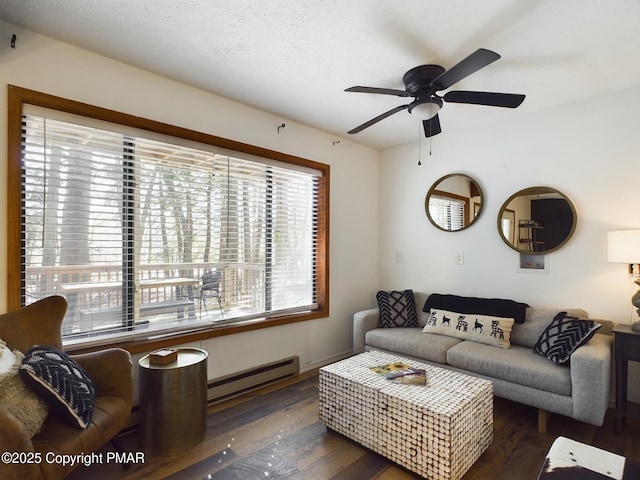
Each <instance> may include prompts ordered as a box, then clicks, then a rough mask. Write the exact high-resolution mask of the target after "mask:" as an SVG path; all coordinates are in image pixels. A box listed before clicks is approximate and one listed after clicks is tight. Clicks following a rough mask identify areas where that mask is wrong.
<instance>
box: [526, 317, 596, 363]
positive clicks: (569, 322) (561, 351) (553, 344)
mask: <svg viewBox="0 0 640 480" xmlns="http://www.w3.org/2000/svg"><path fill="white" fill-rule="evenodd" d="M601 326H602V325H600V324H599V323H597V322H594V321H593V320H580V319H578V318H574V317H567V312H560V313H558V314H557V315H556V316H555V318H554V319H553V320H552V321H551V323H550V324H549V326H548V327H547V328H545V330H544V332H542V334H541V335H540V338H538V341H537V342H536V344H535V346H534V347H533V351H534V352H536V353H537V354H539V355H542V356H545V357H547V358H548V359H549V360H551V361H552V362H554V363H557V364H558V365H562V364H564V363H566V362H568V361H569V359H570V358H571V354H572V353H573V352H575V351H576V350H577V348H578V347H580V346H581V345H584V344H585V343H587V342H588V341H589V340H591V337H593V335H594V334H595V333H596V331H597V330H598V329H599V328H600V327H601Z"/></svg>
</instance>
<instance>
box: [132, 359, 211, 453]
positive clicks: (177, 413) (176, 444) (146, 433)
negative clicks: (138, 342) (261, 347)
mask: <svg viewBox="0 0 640 480" xmlns="http://www.w3.org/2000/svg"><path fill="white" fill-rule="evenodd" d="M177 350H178V357H177V359H176V360H175V361H173V362H171V363H168V364H166V365H156V364H153V363H150V362H149V355H145V356H144V357H142V358H141V359H140V360H139V361H138V365H139V367H140V368H139V374H140V376H139V387H140V393H139V396H140V431H141V436H140V438H141V443H142V448H143V450H144V451H145V452H146V453H148V454H150V455H157V456H163V457H164V456H170V455H175V454H177V453H181V452H184V451H187V450H189V449H191V448H192V447H194V446H195V445H197V444H198V443H200V442H201V441H202V440H203V439H204V437H205V433H206V430H207V356H208V354H207V352H205V351H204V350H200V349H199V348H178V349H177Z"/></svg>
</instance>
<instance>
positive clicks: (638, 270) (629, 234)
mask: <svg viewBox="0 0 640 480" xmlns="http://www.w3.org/2000/svg"><path fill="white" fill-rule="evenodd" d="M607 251H608V259H609V262H612V263H626V264H627V265H629V272H630V273H631V274H632V275H633V277H635V278H636V280H635V283H636V285H638V286H640V229H633V230H614V231H611V232H607ZM631 303H632V304H633V305H634V306H635V307H636V308H637V310H636V312H637V314H638V316H640V290H638V291H637V292H636V293H635V294H634V295H633V297H631ZM631 329H632V330H633V331H635V332H640V320H636V321H635V322H633V324H632V325H631Z"/></svg>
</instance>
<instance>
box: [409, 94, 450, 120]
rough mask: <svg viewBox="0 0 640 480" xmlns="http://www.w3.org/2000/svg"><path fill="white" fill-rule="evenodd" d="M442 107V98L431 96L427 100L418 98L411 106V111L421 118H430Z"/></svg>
mask: <svg viewBox="0 0 640 480" xmlns="http://www.w3.org/2000/svg"><path fill="white" fill-rule="evenodd" d="M440 108H442V100H440V99H439V98H438V97H431V98H428V99H427V100H422V101H421V100H418V101H416V102H415V103H414V104H413V105H411V106H410V107H409V113H410V114H411V115H413V116H414V117H417V118H419V119H420V120H429V119H430V118H433V117H435V116H436V115H437V114H438V112H439V111H440Z"/></svg>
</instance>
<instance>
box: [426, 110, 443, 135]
mask: <svg viewBox="0 0 640 480" xmlns="http://www.w3.org/2000/svg"><path fill="white" fill-rule="evenodd" d="M422 126H423V127H424V136H425V137H427V138H429V137H433V136H434V135H437V134H439V133H440V132H441V131H442V129H441V128H440V119H439V118H438V115H435V116H433V117H431V118H430V119H429V120H423V121H422Z"/></svg>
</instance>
